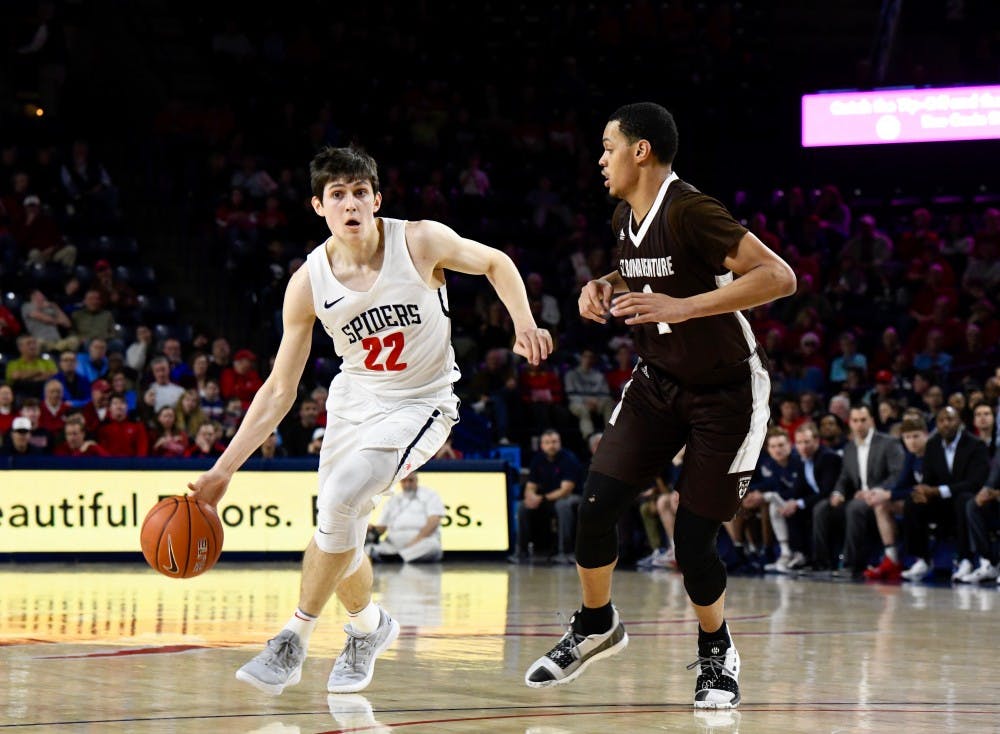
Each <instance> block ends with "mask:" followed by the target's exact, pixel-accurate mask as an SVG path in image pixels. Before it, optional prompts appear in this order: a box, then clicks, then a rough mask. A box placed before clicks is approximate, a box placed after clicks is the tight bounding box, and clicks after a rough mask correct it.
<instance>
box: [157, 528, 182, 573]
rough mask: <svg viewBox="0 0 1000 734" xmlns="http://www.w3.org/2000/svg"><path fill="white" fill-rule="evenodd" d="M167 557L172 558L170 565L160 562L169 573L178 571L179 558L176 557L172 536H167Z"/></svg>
mask: <svg viewBox="0 0 1000 734" xmlns="http://www.w3.org/2000/svg"><path fill="white" fill-rule="evenodd" d="M167 557H168V558H170V565H169V566H168V565H167V564H165V563H162V564H160V565H161V566H163V568H164V569H165V570H166V571H167V573H177V572H178V571H180V567H179V566H178V565H177V559H176V558H174V544H173V541H171V540H170V536H169V535H168V536H167Z"/></svg>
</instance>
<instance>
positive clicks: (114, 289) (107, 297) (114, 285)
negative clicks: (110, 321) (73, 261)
mask: <svg viewBox="0 0 1000 734" xmlns="http://www.w3.org/2000/svg"><path fill="white" fill-rule="evenodd" d="M89 290H95V291H97V292H98V293H100V294H101V301H102V302H103V303H104V304H105V306H107V307H108V308H109V309H111V311H112V312H113V313H115V314H118V315H121V314H122V313H123V312H125V311H128V310H131V309H133V308H135V307H136V305H137V304H138V297H137V295H136V292H135V289H134V288H133V287H132V286H131V285H129V284H128V283H126V282H125V281H124V280H122V279H120V278H118V277H116V276H115V274H114V271H113V270H112V269H111V263H110V262H108V261H107V260H104V259H103V258H102V259H101V260H98V261H97V262H96V263H94V279H93V280H92V281H91V282H90V285H89Z"/></svg>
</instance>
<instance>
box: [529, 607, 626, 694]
mask: <svg viewBox="0 0 1000 734" xmlns="http://www.w3.org/2000/svg"><path fill="white" fill-rule="evenodd" d="M612 612H613V613H612V617H611V629H610V630H608V631H607V632H604V633H603V634H599V635H586V636H585V635H581V634H578V633H577V632H576V631H575V630H574V629H573V621H574V620H575V619H576V617H575V616H574V617H573V618H572V619H570V621H569V628H568V629H567V630H566V634H564V635H563V636H562V639H561V640H559V642H557V643H556V646H555V647H553V648H552V649H551V650H549V651H548V652H547V653H545V655H543V656H542V657H540V658H538V660H536V661H535V662H534V663H532V664H531V667H529V668H528V672H527V673H525V674H524V682H525V683H526V684H527V685H528V686H529V687H531V688H545V687H547V686H560V685H562V684H563V683H569V682H570V681H573V680H576V678H577V677H578V676H579V675H580V673H582V672H583V671H584V670H586V669H587V666H588V665H590V664H591V663H592V662H594V661H595V660H600V659H601V658H607V657H611V656H612V655H616V654H617V653H619V652H621V651H622V650H624V649H625V647H626V646H627V645H628V634H626V632H625V625H623V624H622V623H621V620H620V619H619V617H618V610H617V609H616V608H614V607H612Z"/></svg>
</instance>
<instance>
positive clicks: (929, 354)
mask: <svg viewBox="0 0 1000 734" xmlns="http://www.w3.org/2000/svg"><path fill="white" fill-rule="evenodd" d="M943 344H944V332H942V331H941V330H940V329H931V330H930V331H928V332H927V339H926V341H925V342H924V346H923V349H921V350H920V351H919V352H917V353H916V354H915V355H913V366H914V367H915V368H917V369H918V370H925V371H927V372H930V373H932V374H933V375H935V376H936V377H937V379H938V380H939V381H941V382H947V381H948V373H949V372H950V371H951V363H952V359H953V358H952V356H951V355H950V354H948V353H947V352H945V351H943Z"/></svg>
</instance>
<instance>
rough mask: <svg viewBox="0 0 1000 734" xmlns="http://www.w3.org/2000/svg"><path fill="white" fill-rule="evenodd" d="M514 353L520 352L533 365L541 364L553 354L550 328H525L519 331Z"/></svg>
mask: <svg viewBox="0 0 1000 734" xmlns="http://www.w3.org/2000/svg"><path fill="white" fill-rule="evenodd" d="M514 354H519V355H521V356H522V357H524V358H525V359H527V360H528V362H529V363H531V364H533V365H537V364H539V363H540V362H541V361H542V360H543V359H547V358H548V356H549V355H550V354H552V335H551V334H549V331H548V329H538V328H534V329H525V330H524V331H519V332H517V338H516V339H515V340H514Z"/></svg>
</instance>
